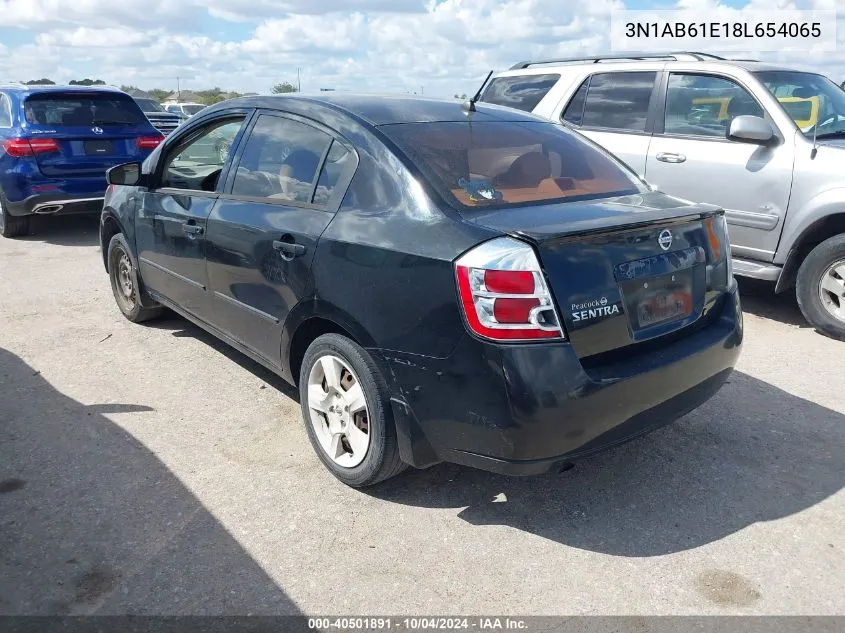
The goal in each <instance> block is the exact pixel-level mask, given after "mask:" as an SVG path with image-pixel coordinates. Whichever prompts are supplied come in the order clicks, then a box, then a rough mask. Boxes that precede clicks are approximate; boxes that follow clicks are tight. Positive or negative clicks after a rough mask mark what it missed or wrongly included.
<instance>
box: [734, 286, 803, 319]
mask: <svg viewBox="0 0 845 633" xmlns="http://www.w3.org/2000/svg"><path fill="white" fill-rule="evenodd" d="M737 283H738V284H739V296H740V297H741V300H742V311H743V312H746V313H748V314H753V315H755V316H758V317H761V318H763V319H770V320H772V321H779V322H781V323H786V324H788V325H793V326H796V327H799V328H809V327H810V324H809V323H807V321H806V320H805V319H804V315H803V314H801V309H800V308H799V307H798V301H797V300H796V299H795V292H794V291H792V290H790V291H787V292H784V293H781V294H779V295H776V294H775V285H774V284H773V283H771V282H769V281H760V280H759V279H748V278H739V277H738V278H737Z"/></svg>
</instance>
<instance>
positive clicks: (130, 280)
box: [108, 233, 162, 323]
mask: <svg viewBox="0 0 845 633" xmlns="http://www.w3.org/2000/svg"><path fill="white" fill-rule="evenodd" d="M108 263H109V280H110V281H111V289H112V293H113V294H114V300H115V302H116V303H117V307H118V308H120V312H121V313H122V314H123V316H125V317H126V318H127V319H129V320H130V321H132V322H133V323H141V322H142V321H149V320H150V319H154V318H156V317H157V316H159V315H160V314H161V312H162V308H161V307H145V306H144V305H143V304H142V302H141V294H140V293H141V289H140V288H139V285H138V274H137V271H136V270H135V267H134V266H133V265H132V258H131V257H130V256H129V246H128V245H127V243H126V238H124V237H123V234H122V233H118V234H117V235H115V236H113V237H112V238H111V241H110V242H109V250H108Z"/></svg>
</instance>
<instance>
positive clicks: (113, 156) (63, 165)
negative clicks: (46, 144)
mask: <svg viewBox="0 0 845 633" xmlns="http://www.w3.org/2000/svg"><path fill="white" fill-rule="evenodd" d="M92 127H93V126H92ZM92 127H58V126H57V127H54V128H51V129H49V130H43V131H42V130H40V129H32V130H31V133H33V134H32V136H30V138H31V139H38V138H50V139H53V140H54V141H56V144H57V145H58V151H57V152H50V153H38V154H36V155H35V159H36V161H37V162H38V169H39V170H40V171H41V173H42V174H44V175H45V176H61V177H71V178H72V177H74V176H92V175H103V174H105V172H106V170H107V169H109V168H110V167H114V166H115V165H119V164H120V163H126V162H129V161H132V160H139V159H141V158H142V151H141V149H140V148H139V147H138V145H137V139H138V138H140V137H144V136H151V135H152V134H154V132H153V131H152V130H150V128H149V127H148V126H122V127H121V128H120V129H119V130H115V129H111V130H109V131H107V132H106V131H105V128H99V129H101V130H103V133H101V134H97V133H95V132H94V131H93V130H92ZM39 132H40V133H39Z"/></svg>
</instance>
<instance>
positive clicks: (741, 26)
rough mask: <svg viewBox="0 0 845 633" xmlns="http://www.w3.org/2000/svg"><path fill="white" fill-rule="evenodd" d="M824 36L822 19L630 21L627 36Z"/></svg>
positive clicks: (722, 37) (723, 37)
mask: <svg viewBox="0 0 845 633" xmlns="http://www.w3.org/2000/svg"><path fill="white" fill-rule="evenodd" d="M821 36H822V27H821V22H780V23H778V22H765V23H764V22H759V23H757V24H749V23H748V22H646V23H642V22H626V23H625V37H637V38H639V37H658V38H681V37H705V38H712V39H729V38H762V37H769V38H774V37H810V38H820V37H821Z"/></svg>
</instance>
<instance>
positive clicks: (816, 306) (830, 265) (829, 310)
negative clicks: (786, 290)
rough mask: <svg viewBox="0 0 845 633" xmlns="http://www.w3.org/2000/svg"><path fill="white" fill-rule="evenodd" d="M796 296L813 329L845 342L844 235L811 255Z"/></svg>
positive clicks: (805, 261)
mask: <svg viewBox="0 0 845 633" xmlns="http://www.w3.org/2000/svg"><path fill="white" fill-rule="evenodd" d="M837 271H838V272H837ZM795 294H796V296H797V298H798V305H799V306H800V308H801V312H802V313H803V314H804V318H805V319H807V322H808V323H810V325H812V326H813V327H814V328H816V329H817V330H818V331H819V332H821V333H822V334H826V335H827V336H830V337H832V338H836V339H840V340H845V234H842V235H835V236H834V237H831V238H829V239H827V240H825V241H824V242H822V243H821V244H819V245H818V246H816V247H815V248H814V249H813V250H812V251H810V254H809V255H807V257H806V259H804V261H803V262H802V264H801V267H800V268H799V269H798V278H797V280H796V283H795Z"/></svg>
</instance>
